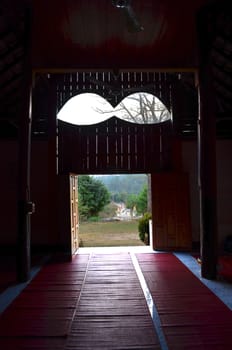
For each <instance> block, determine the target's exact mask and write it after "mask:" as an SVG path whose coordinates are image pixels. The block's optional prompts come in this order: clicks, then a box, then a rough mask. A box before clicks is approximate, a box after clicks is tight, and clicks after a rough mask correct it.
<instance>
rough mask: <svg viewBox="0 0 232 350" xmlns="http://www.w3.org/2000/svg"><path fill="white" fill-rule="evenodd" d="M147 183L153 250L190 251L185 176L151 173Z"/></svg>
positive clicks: (187, 192)
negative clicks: (150, 192)
mask: <svg viewBox="0 0 232 350" xmlns="http://www.w3.org/2000/svg"><path fill="white" fill-rule="evenodd" d="M151 180H152V223H153V225H152V226H153V242H154V243H153V245H154V247H153V248H154V249H164V250H189V249H191V245H192V237H191V228H190V208H189V187H188V177H187V174H184V173H164V174H152V175H151Z"/></svg>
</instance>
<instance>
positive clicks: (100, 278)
mask: <svg viewBox="0 0 232 350" xmlns="http://www.w3.org/2000/svg"><path fill="white" fill-rule="evenodd" d="M0 349H4V350H5V349H14V350H19V349H20V350H22V349H28V350H29V349H30V350H61V349H62V350H63V349H66V350H71V349H72V350H74V349H80V350H84V349H94V350H100V349H101V350H110V349H112V350H113V349H117V350H120V349H121V350H122V349H124V350H125V349H134V350H135V349H136V350H142V349H147V350H156V349H160V345H159V341H158V337H157V335H156V333H155V330H154V326H153V322H152V319H151V316H150V313H149V311H148V307H147V304H146V301H145V298H144V295H143V292H142V289H141V286H140V283H139V280H138V277H137V274H136V272H135V270H134V266H133V263H132V261H131V258H130V255H129V254H127V253H123V254H113V255H112V254H111V255H108V254H106V255H92V256H91V257H89V256H88V255H77V256H76V257H75V258H74V260H73V261H72V262H65V263H64V262H60V263H53V264H49V265H47V266H46V267H44V268H43V269H42V270H41V271H40V272H39V273H38V275H37V276H36V277H35V278H34V279H33V281H32V282H31V283H30V285H29V286H28V287H27V288H26V289H25V290H24V291H23V292H22V293H21V294H20V295H19V297H17V298H16V299H15V301H14V302H13V303H12V304H11V305H10V306H9V307H8V308H7V309H6V311H5V312H4V313H3V314H2V315H1V317H0Z"/></svg>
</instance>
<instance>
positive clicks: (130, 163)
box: [59, 117, 172, 174]
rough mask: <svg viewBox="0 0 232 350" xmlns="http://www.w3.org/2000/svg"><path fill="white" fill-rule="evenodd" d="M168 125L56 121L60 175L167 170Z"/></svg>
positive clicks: (115, 119)
mask: <svg viewBox="0 0 232 350" xmlns="http://www.w3.org/2000/svg"><path fill="white" fill-rule="evenodd" d="M171 142H172V126H171V121H167V122H164V123H160V124H145V125H144V124H133V123H129V122H126V121H123V120H121V119H118V118H116V117H112V118H110V119H108V120H106V121H104V122H102V123H99V124H95V125H91V126H77V125H71V124H68V123H65V122H62V121H59V173H61V174H62V173H70V172H73V173H76V174H104V173H106V174H107V173H151V172H154V171H161V170H167V169H170V168H171V166H172V164H171V163H172V161H171V158H172V157H171Z"/></svg>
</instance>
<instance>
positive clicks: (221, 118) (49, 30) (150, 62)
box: [0, 0, 232, 137]
mask: <svg viewBox="0 0 232 350" xmlns="http://www.w3.org/2000/svg"><path fill="white" fill-rule="evenodd" d="M131 4H132V8H133V10H134V12H135V14H136V18H137V20H138V21H139V22H140V24H141V25H142V26H143V27H144V30H143V31H141V32H135V33H134V32H133V33H132V32H131V31H130V28H128V24H127V22H126V20H125V16H124V13H123V11H122V10H121V9H119V8H116V7H115V6H113V4H112V0H49V1H48V0H33V1H32V0H1V3H0V124H1V128H0V135H1V136H4V134H7V135H8V134H9V132H8V131H7V130H10V132H11V133H12V130H15V128H17V120H18V113H19V111H20V104H21V101H22V95H21V94H22V91H23V85H22V83H23V72H24V68H25V66H24V65H25V60H24V58H25V53H26V46H25V43H26V39H27V40H28V39H30V41H31V64H32V69H33V70H34V71H35V72H37V76H38V72H39V73H41V72H43V74H44V73H52V72H62V73H67V72H70V71H71V72H78V71H79V72H81V71H83V72H89V71H92V72H101V71H108V72H109V71H114V72H115V71H120V70H121V71H132V72H133V71H135V72H140V71H148V72H152V71H160V70H162V71H168V72H181V71H182V72H186V71H187V72H188V74H189V72H193V71H197V68H198V45H197V27H196V15H197V13H198V11H199V10H202V9H203V8H206V9H208V10H207V11H208V12H207V11H206V12H205V13H206V14H207V15H206V17H205V19H206V23H205V31H206V32H207V33H206V34H207V35H208V36H207V35H206V38H207V42H206V50H208V52H210V54H211V56H212V60H211V62H212V70H213V75H214V86H215V90H216V97H217V114H218V117H217V118H218V130H219V133H221V135H222V136H223V137H232V117H231V115H232V92H231V91H232V63H231V62H232V60H231V58H232V40H231V37H232V19H231V18H232V16H231V12H230V11H231V10H230V6H229V5H230V1H225V0H221V1H220V0H216V1H214V0H189V1H186V0H185V1H184V0H176V1H173V0H131ZM28 8H29V9H30V13H31V15H32V17H31V18H32V21H31V23H28V21H27V19H28V17H27V11H26V9H28ZM30 26H31V32H30V31H28V28H29V27H30ZM29 33H30V34H31V35H30V36H28V34H29ZM188 74H187V73H186V76H185V73H184V74H182V80H183V83H184V84H183V86H184V85H185V86H187V88H188V89H189V84H188V83H189V80H188ZM45 76H46V75H45ZM186 77H187V84H186ZM42 80H43V84H44V86H47V85H46V82H44V79H42ZM45 80H46V79H45ZM37 81H40V82H41V76H40V78H39V79H36V81H35V84H36V83H37ZM192 81H193V80H192ZM43 84H42V85H43ZM192 88H194V86H192ZM194 108H195V107H194ZM196 117H197V116H196Z"/></svg>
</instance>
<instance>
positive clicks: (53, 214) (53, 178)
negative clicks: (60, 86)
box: [48, 75, 59, 245]
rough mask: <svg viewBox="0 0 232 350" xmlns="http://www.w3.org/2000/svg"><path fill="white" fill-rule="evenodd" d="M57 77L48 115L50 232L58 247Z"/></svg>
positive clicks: (51, 81) (52, 83) (52, 80)
mask: <svg viewBox="0 0 232 350" xmlns="http://www.w3.org/2000/svg"><path fill="white" fill-rule="evenodd" d="M56 79H57V77H56V75H51V76H50V78H49V115H48V185H49V190H48V203H49V208H50V215H49V223H48V224H49V232H50V236H51V237H52V241H53V243H54V245H58V244H59V242H58V234H57V230H58V227H57V226H56V225H57V215H58V196H57V191H58V183H57V181H58V180H57V163H56V161H57V158H56V152H57V147H56V142H57V141H56V137H57V118H56V108H57V107H56V106H57V102H56V101H57V99H56V86H57V83H56Z"/></svg>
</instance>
